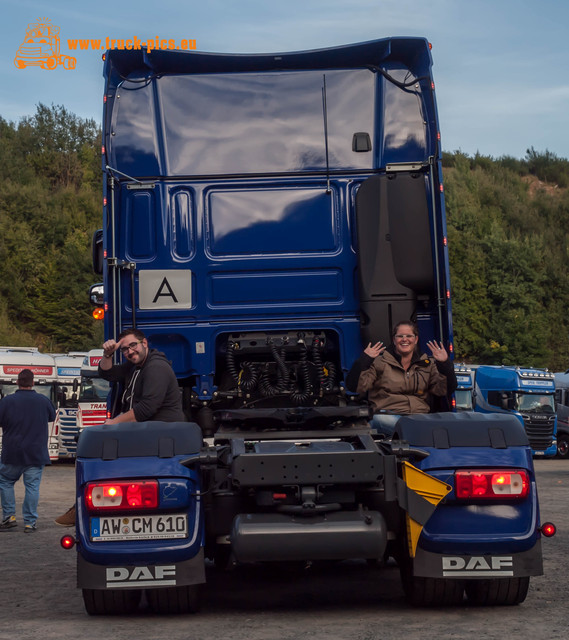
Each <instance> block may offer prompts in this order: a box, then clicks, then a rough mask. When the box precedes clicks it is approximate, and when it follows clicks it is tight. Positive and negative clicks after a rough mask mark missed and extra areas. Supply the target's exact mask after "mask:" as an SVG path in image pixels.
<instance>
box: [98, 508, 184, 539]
mask: <svg viewBox="0 0 569 640" xmlns="http://www.w3.org/2000/svg"><path fill="white" fill-rule="evenodd" d="M187 537H188V516H187V515H186V514H185V513H184V514H170V515H161V516H157V515H152V516H128V517H127V516H115V517H108V516H105V517H99V518H91V540H92V541H93V542H103V541H105V542H110V541H113V540H172V539H175V538H187Z"/></svg>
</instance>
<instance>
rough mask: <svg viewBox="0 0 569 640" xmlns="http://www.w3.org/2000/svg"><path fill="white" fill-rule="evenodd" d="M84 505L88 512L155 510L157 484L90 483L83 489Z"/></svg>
mask: <svg viewBox="0 0 569 640" xmlns="http://www.w3.org/2000/svg"><path fill="white" fill-rule="evenodd" d="M85 503H86V505H87V509H88V510H89V511H101V510H105V511H106V510H113V511H114V510H117V509H120V510H121V511H124V510H128V509H137V510H140V509H156V507H158V482H157V481H156V480H136V481H134V482H90V483H89V484H88V485H87V487H86V488H85Z"/></svg>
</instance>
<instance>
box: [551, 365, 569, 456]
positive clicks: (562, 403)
mask: <svg viewBox="0 0 569 640" xmlns="http://www.w3.org/2000/svg"><path fill="white" fill-rule="evenodd" d="M553 375H554V377H555V407H556V415H557V457H558V458H569V371H564V372H561V371H560V372H558V373H554V374H553Z"/></svg>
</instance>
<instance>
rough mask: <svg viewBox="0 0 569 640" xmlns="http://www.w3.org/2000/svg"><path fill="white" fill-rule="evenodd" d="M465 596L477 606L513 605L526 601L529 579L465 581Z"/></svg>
mask: <svg viewBox="0 0 569 640" xmlns="http://www.w3.org/2000/svg"><path fill="white" fill-rule="evenodd" d="M464 588H465V590H466V596H467V597H468V599H469V600H470V602H472V603H473V604H477V605H489V606H494V605H513V604H520V603H521V602H523V601H524V600H525V599H526V596H527V594H528V588H529V577H525V578H496V579H494V580H467V581H466V584H465V587H464Z"/></svg>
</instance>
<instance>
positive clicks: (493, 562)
mask: <svg viewBox="0 0 569 640" xmlns="http://www.w3.org/2000/svg"><path fill="white" fill-rule="evenodd" d="M413 574H414V575H415V576H424V577H429V578H458V579H460V580H465V579H466V580H469V579H474V580H477V579H486V580H488V579H493V578H523V577H527V576H540V575H543V558H542V553H541V540H538V541H537V542H536V544H535V545H534V546H533V547H532V548H531V549H528V550H527V551H522V552H519V553H507V552H506V553H494V554H480V555H466V554H456V555H453V554H451V553H445V554H443V553H432V552H430V551H425V550H424V549H421V548H419V549H417V550H416V556H415V557H414V560H413Z"/></svg>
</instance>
